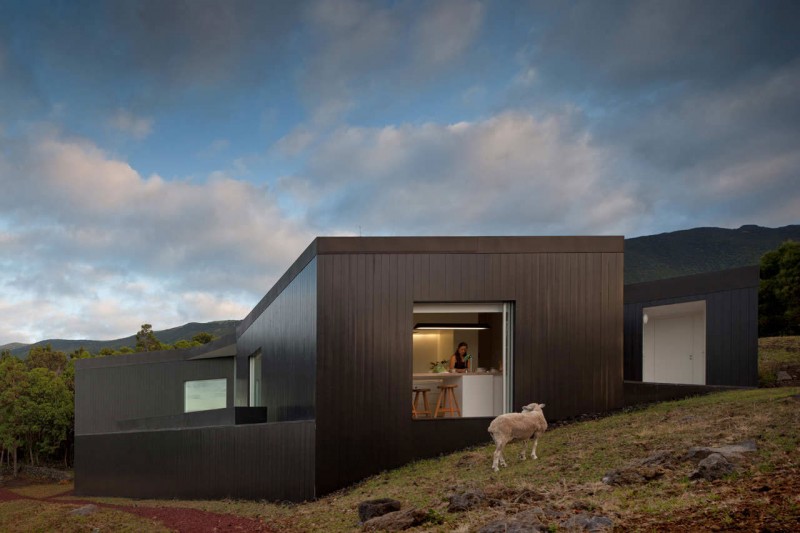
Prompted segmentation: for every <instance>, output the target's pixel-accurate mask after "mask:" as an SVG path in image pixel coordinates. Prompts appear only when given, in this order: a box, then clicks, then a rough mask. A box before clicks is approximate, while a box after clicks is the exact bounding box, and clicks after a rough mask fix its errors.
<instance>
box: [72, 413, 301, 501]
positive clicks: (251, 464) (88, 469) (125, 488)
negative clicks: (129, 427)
mask: <svg viewBox="0 0 800 533" xmlns="http://www.w3.org/2000/svg"><path fill="white" fill-rule="evenodd" d="M314 442H315V438H314V422H313V421H305V422H282V423H277V424H253V425H245V426H222V427H206V428H193V429H180V430H163V431H142V432H129V433H112V434H102V435H79V436H77V437H76V445H75V493H76V494H78V495H81V496H124V497H132V498H186V499H189V498H191V499H200V498H203V499H220V498H245V499H253V500H262V499H263V500H290V501H298V502H299V501H304V500H309V499H312V498H314V496H315V492H314Z"/></svg>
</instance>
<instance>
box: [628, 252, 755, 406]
mask: <svg viewBox="0 0 800 533" xmlns="http://www.w3.org/2000/svg"><path fill="white" fill-rule="evenodd" d="M758 285H759V269H758V267H757V266H752V267H742V268H735V269H730V270H724V271H720V272H709V273H705V274H696V275H692V276H683V277H678V278H671V279H662V280H658V281H651V282H645V283H635V284H630V285H625V380H626V394H628V393H629V392H630V393H631V399H630V400H626V401H627V403H639V402H641V401H643V400H645V399H648V391H650V393H654V394H652V395H651V396H650V399H664V398H666V397H674V396H676V395H680V392H681V391H692V390H695V389H696V390H700V389H702V388H704V387H705V388H707V387H709V386H717V387H719V386H723V387H724V386H727V387H755V386H757V385H758ZM639 383H641V384H642V385H638V384H639ZM647 384H661V386H660V387H654V386H647ZM666 384H669V385H679V386H677V387H667V386H665V385H666Z"/></svg>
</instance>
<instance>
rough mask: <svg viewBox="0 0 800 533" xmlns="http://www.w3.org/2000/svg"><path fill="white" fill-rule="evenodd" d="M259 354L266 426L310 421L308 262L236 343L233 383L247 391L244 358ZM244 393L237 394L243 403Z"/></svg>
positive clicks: (311, 266) (313, 320)
mask: <svg viewBox="0 0 800 533" xmlns="http://www.w3.org/2000/svg"><path fill="white" fill-rule="evenodd" d="M259 349H261V357H262V362H261V373H262V375H261V379H262V383H263V393H262V394H263V398H264V401H265V405H266V407H267V416H268V420H269V421H270V422H286V421H291V420H310V419H313V418H314V404H315V397H314V396H315V388H316V349H317V262H316V260H311V261H310V262H309V263H308V264H307V265H306V266H305V268H303V270H302V271H300V272H299V273H298V274H297V276H296V277H295V278H294V279H292V280H291V281H289V282H287V284H286V286H285V288H284V289H283V291H282V292H280V293H279V294H277V295H275V297H274V299H273V301H272V302H271V303H270V305H269V306H267V307H266V308H265V309H264V310H263V311H262V313H261V314H260V315H258V316H256V317H252V322H251V324H250V326H249V327H248V328H247V329H246V330H245V331H243V332H242V333H241V335H240V336H239V338H238V340H237V343H236V350H237V352H238V355H237V360H238V365H237V384H238V388H239V390H240V391H242V390H243V391H248V392H249V381H248V380H249V377H250V376H249V374H250V366H249V357H250V355H251V354H253V353H255V352H256V351H257V350H259ZM243 397H244V393H242V398H240V403H242V402H241V400H242V399H243Z"/></svg>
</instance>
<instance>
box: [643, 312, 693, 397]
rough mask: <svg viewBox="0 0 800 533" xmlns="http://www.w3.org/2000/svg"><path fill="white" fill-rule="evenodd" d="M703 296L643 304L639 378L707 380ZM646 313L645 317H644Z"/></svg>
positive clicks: (670, 381) (653, 379) (653, 380)
mask: <svg viewBox="0 0 800 533" xmlns="http://www.w3.org/2000/svg"><path fill="white" fill-rule="evenodd" d="M705 304H706V303H705V300H701V301H695V302H687V303H682V304H672V305H661V306H653V307H646V308H644V309H643V310H642V319H643V320H646V322H645V324H644V326H643V331H642V381H646V382H651V383H685V384H695V385H705V383H706V305H705ZM645 317H646V318H645Z"/></svg>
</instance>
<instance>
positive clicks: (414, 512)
mask: <svg viewBox="0 0 800 533" xmlns="http://www.w3.org/2000/svg"><path fill="white" fill-rule="evenodd" d="M427 518H428V513H426V512H425V511H423V510H421V509H406V510H405V511H394V512H392V513H387V514H385V515H382V516H376V517H375V518H372V519H370V520H367V521H366V522H364V531H403V530H404V529H408V528H410V527H415V526H419V525H422V524H424V523H425V521H426V520H427Z"/></svg>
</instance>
